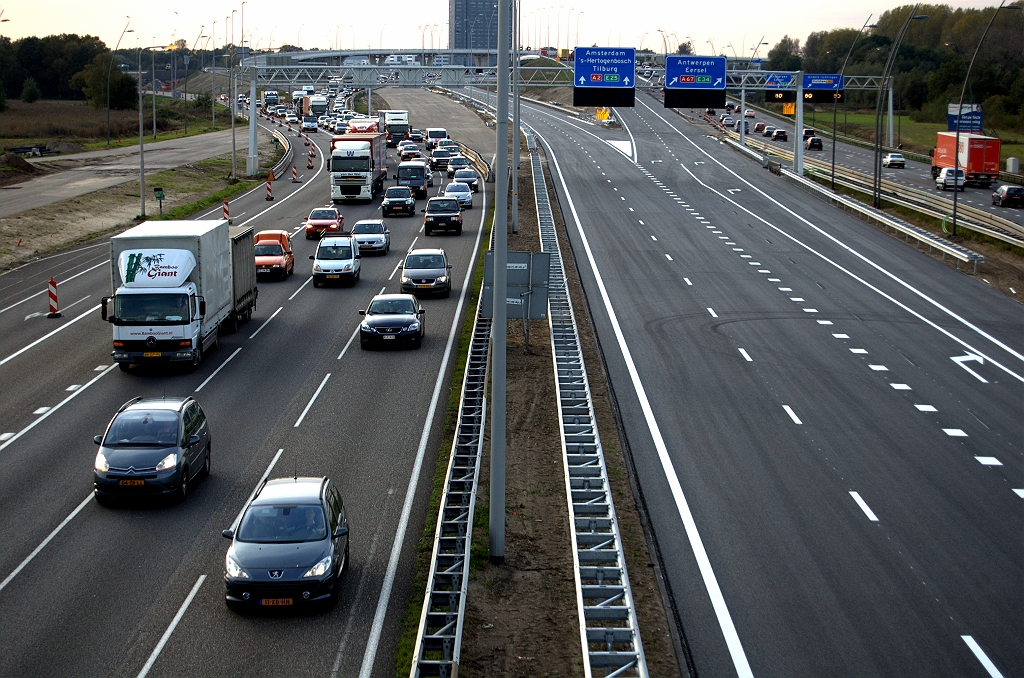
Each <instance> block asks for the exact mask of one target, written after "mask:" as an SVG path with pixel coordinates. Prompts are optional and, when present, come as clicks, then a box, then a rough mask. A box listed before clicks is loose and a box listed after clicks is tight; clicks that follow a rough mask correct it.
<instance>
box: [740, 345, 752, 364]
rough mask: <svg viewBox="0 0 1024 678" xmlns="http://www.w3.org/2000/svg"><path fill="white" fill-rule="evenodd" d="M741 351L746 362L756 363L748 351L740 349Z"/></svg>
mask: <svg viewBox="0 0 1024 678" xmlns="http://www.w3.org/2000/svg"><path fill="white" fill-rule="evenodd" d="M739 351H740V355H741V356H743V359H744V360H746V361H747V362H748V363H752V362H754V359H753V358H751V357H750V355H749V354H748V353H747V352H746V351H744V350H743V349H742V348H741V349H739Z"/></svg>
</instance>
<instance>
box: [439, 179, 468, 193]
mask: <svg viewBox="0 0 1024 678" xmlns="http://www.w3.org/2000/svg"><path fill="white" fill-rule="evenodd" d="M449 188H458V189H463V188H464V189H466V190H467V191H468V190H469V184H464V183H462V182H461V181H452V182H450V183H449V184H448V185H447V186H445V187H444V190H446V191H447V190H448V189H449Z"/></svg>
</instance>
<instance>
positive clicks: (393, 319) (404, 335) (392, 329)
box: [359, 294, 426, 348]
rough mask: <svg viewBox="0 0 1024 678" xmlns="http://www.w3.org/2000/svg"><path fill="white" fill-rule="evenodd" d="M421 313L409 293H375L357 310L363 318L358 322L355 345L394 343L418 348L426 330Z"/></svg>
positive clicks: (420, 309)
mask: <svg viewBox="0 0 1024 678" xmlns="http://www.w3.org/2000/svg"><path fill="white" fill-rule="evenodd" d="M423 314H424V311H423V309H422V308H420V306H419V304H418V303H417V302H416V297H414V296H412V295H411V294H378V295H377V296H375V297H374V298H373V299H372V300H371V301H370V305H369V306H368V307H367V308H366V310H365V311H359V315H361V316H363V322H361V323H359V345H360V346H361V347H362V348H370V347H372V346H398V345H407V346H412V347H413V348H419V347H420V346H421V345H422V344H423V336H424V334H425V332H426V330H425V328H424V326H423Z"/></svg>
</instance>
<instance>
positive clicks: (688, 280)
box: [683, 278, 693, 287]
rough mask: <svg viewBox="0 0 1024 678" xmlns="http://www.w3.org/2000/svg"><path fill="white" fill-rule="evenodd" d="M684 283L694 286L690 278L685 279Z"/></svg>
mask: <svg viewBox="0 0 1024 678" xmlns="http://www.w3.org/2000/svg"><path fill="white" fill-rule="evenodd" d="M683 282H685V283H686V284H687V285H690V286H691V287H692V286H693V283H692V282H690V279H689V278H683Z"/></svg>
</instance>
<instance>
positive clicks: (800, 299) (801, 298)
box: [789, 297, 804, 301]
mask: <svg viewBox="0 0 1024 678" xmlns="http://www.w3.org/2000/svg"><path fill="white" fill-rule="evenodd" d="M789 300H790V301H804V298H803V297H790V298H789Z"/></svg>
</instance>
